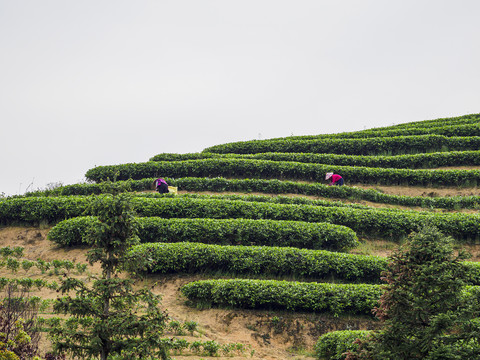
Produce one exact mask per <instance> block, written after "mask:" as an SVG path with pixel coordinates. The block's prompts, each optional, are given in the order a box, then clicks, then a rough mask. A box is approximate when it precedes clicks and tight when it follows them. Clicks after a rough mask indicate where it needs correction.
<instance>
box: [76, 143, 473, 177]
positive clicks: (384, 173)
mask: <svg viewBox="0 0 480 360" xmlns="http://www.w3.org/2000/svg"><path fill="white" fill-rule="evenodd" d="M479 139H480V137H479ZM326 172H335V173H337V174H341V175H342V177H343V178H344V179H345V181H346V182H347V183H361V184H383V185H417V186H420V185H435V186H441V185H445V186H449V185H450V186H451V185H454V186H462V185H463V186H476V185H477V183H480V170H408V169H390V168H387V169H383V168H368V167H355V166H339V165H336V166H332V165H321V164H307V163H298V162H289V161H270V160H249V159H203V160H187V161H163V162H159V161H151V162H147V163H137V164H122V165H110V166H98V167H96V168H93V169H90V170H88V171H87V173H86V175H85V176H86V177H87V178H88V179H89V180H92V181H96V182H101V181H105V180H107V179H108V178H111V177H112V176H113V175H114V174H117V179H118V180H128V179H134V180H136V179H144V178H149V179H150V178H152V177H155V176H158V174H168V176H169V177H174V178H175V177H217V176H218V177H239V178H248V177H252V178H263V179H272V178H273V179H290V180H305V181H320V182H323V181H324V178H325V173H326Z"/></svg>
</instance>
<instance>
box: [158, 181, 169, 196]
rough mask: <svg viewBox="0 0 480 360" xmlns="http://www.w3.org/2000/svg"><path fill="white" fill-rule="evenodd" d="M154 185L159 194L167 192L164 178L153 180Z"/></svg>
mask: <svg viewBox="0 0 480 360" xmlns="http://www.w3.org/2000/svg"><path fill="white" fill-rule="evenodd" d="M155 187H156V188H157V191H158V192H159V193H160V194H165V193H168V184H167V182H166V181H165V179H162V178H158V179H156V180H155Z"/></svg>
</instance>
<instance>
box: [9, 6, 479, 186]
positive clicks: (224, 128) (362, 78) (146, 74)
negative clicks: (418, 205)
mask: <svg viewBox="0 0 480 360" xmlns="http://www.w3.org/2000/svg"><path fill="white" fill-rule="evenodd" d="M479 14H480V1H478V0H449V1H444V0H401V1H400V0H398V1H386V0H343V1H331V0H328V1H327V0H218V1H212V0H189V1H182V0H171V1H165V0H151V1H148V0H135V1H134V0H130V1H124V0H102V1H98V0H82V1H74V0H69V1H68V0H42V1H38V0H31V1H30V0H29V1H27V0H0V125H1V133H0V134H1V137H0V194H1V193H2V192H4V193H6V194H23V193H24V192H25V190H26V189H27V187H29V186H30V187H29V190H34V189H37V188H43V187H45V185H46V184H47V183H53V182H63V183H64V184H72V183H77V182H79V181H82V180H83V179H84V174H85V172H86V171H87V170H88V169H89V168H92V167H94V166H95V165H111V164H121V163H127V162H143V161H147V160H148V159H149V158H150V157H151V156H153V155H156V154H158V153H162V152H174V153H187V152H198V151H201V150H203V149H204V148H206V147H209V146H212V145H216V144H221V143H226V142H232V141H240V140H252V139H259V138H261V139H266V138H272V137H282V136H290V135H292V134H293V135H308V134H320V133H332V132H342V131H354V130H361V129H364V128H371V127H379V126H387V125H392V124H398V123H403V122H410V121H417V120H427V119H435V118H441V117H450V116H460V115H465V114H471V113H479V112H480V81H479V80H480V21H479Z"/></svg>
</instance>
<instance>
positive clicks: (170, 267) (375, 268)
mask: <svg viewBox="0 0 480 360" xmlns="http://www.w3.org/2000/svg"><path fill="white" fill-rule="evenodd" d="M128 257H129V258H130V259H131V260H130V261H129V264H130V265H129V266H130V267H129V270H130V271H132V272H136V273H138V272H146V273H153V274H167V273H189V274H194V273H199V272H201V273H215V274H236V275H248V276H256V277H259V276H267V277H272V276H278V277H281V276H293V277H294V278H295V279H332V280H337V281H346V282H358V283H362V282H363V283H379V282H380V273H381V272H382V271H383V270H385V269H386V265H387V261H386V259H385V258H381V257H378V256H365V255H352V254H345V253H337V252H330V251H326V250H307V249H297V248H293V247H267V246H239V245H236V246H222V245H207V244H200V243H186V242H185V243H175V244H167V243H147V244H141V245H138V246H135V247H133V248H132V249H131V250H130V252H129V254H128Z"/></svg>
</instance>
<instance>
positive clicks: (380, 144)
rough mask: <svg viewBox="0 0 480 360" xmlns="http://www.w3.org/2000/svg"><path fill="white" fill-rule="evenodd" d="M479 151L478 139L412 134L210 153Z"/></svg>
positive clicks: (240, 146) (274, 143)
mask: <svg viewBox="0 0 480 360" xmlns="http://www.w3.org/2000/svg"><path fill="white" fill-rule="evenodd" d="M479 148H480V137H479V136H469V137H467V136H465V137H460V136H452V137H448V136H443V135H412V136H393V137H386V138H378V137H376V138H366V139H315V140H289V139H288V138H284V139H278V140H251V141H240V142H234V143H228V144H223V145H215V146H212V147H208V148H206V149H204V150H203V151H204V152H209V153H221V154H227V153H236V154H256V153H266V152H294V153H298V152H299V153H320V154H321V153H332V154H347V155H384V154H388V155H400V154H416V153H426V152H437V151H465V150H478V149H479Z"/></svg>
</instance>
